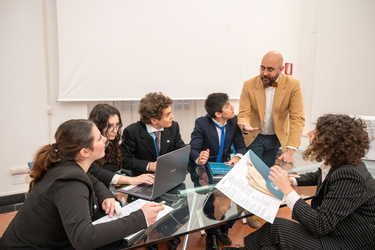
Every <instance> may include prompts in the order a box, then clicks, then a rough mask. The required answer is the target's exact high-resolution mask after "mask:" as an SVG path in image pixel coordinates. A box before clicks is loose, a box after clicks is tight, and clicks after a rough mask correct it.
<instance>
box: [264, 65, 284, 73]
mask: <svg viewBox="0 0 375 250" xmlns="http://www.w3.org/2000/svg"><path fill="white" fill-rule="evenodd" d="M280 67H282V66H279V67H277V68H276V69H274V68H272V67H268V68H266V67H263V66H260V67H259V70H260V71H261V72H264V71H266V70H267V72H268V73H272V72H274V71H275V70H277V69H279V68H280Z"/></svg>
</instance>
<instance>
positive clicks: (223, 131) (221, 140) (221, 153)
mask: <svg viewBox="0 0 375 250" xmlns="http://www.w3.org/2000/svg"><path fill="white" fill-rule="evenodd" d="M214 124H215V126H216V127H218V128H219V129H220V130H221V138H220V145H219V153H218V154H217V156H216V162H223V151H224V142H225V126H226V125H224V126H219V125H217V124H216V123H214Z"/></svg>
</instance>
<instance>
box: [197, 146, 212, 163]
mask: <svg viewBox="0 0 375 250" xmlns="http://www.w3.org/2000/svg"><path fill="white" fill-rule="evenodd" d="M209 157H210V150H209V149H207V150H204V151H201V152H200V154H199V158H198V165H204V164H206V163H207V161H208V158H209Z"/></svg>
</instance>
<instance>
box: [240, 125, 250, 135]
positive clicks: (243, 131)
mask: <svg viewBox="0 0 375 250" xmlns="http://www.w3.org/2000/svg"><path fill="white" fill-rule="evenodd" d="M241 131H242V133H244V134H248V133H249V131H245V130H244V129H243V126H241Z"/></svg>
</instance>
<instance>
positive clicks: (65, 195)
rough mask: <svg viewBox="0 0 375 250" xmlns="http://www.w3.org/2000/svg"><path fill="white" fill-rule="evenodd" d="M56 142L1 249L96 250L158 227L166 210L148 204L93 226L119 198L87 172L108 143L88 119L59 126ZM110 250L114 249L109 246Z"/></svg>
mask: <svg viewBox="0 0 375 250" xmlns="http://www.w3.org/2000/svg"><path fill="white" fill-rule="evenodd" d="M55 140H56V142H55V143H52V144H48V145H45V146H43V147H42V148H41V149H40V150H39V151H38V152H37V153H36V155H35V158H34V165H33V169H32V171H31V174H30V176H31V177H32V181H31V182H30V189H29V195H28V197H27V199H26V200H25V202H24V203H23V205H22V206H21V208H20V210H19V211H18V212H17V214H16V216H15V217H14V219H13V220H12V222H11V223H10V224H9V226H8V228H7V229H6V231H5V232H4V235H3V238H2V241H1V246H0V248H1V249H16V248H25V249H73V248H74V249H94V248H98V247H102V246H108V244H111V246H112V247H115V248H116V246H117V245H119V244H121V242H122V241H121V240H122V239H123V238H124V237H126V236H128V235H130V234H132V233H135V232H137V231H139V230H141V229H143V228H146V227H147V225H150V224H153V223H154V222H155V220H156V217H157V215H158V212H159V211H160V210H162V209H163V208H162V207H160V206H157V205H156V204H155V203H152V202H150V203H147V204H145V205H144V206H143V207H142V208H141V209H140V210H137V211H135V212H133V213H131V214H130V215H129V216H125V217H122V218H119V219H117V220H114V221H110V222H107V223H102V224H97V225H93V224H92V220H93V217H94V216H95V215H96V214H97V213H99V212H103V213H106V214H108V215H109V216H112V215H113V213H114V207H115V202H116V200H115V199H114V196H113V195H112V194H111V192H109V190H108V189H107V188H106V187H105V186H104V185H103V183H102V182H100V181H98V180H97V179H96V178H95V177H93V176H92V175H91V174H89V173H87V170H88V169H89V167H90V166H91V164H92V163H93V162H94V161H96V160H98V159H100V158H102V157H103V156H104V154H105V144H106V141H107V139H106V138H105V137H103V136H102V135H101V133H100V131H99V130H98V128H97V127H96V126H95V124H94V123H93V122H91V121H88V120H69V121H67V122H64V123H63V124H61V125H60V126H59V128H58V129H57V132H56V134H55ZM105 249H108V248H105Z"/></svg>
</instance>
